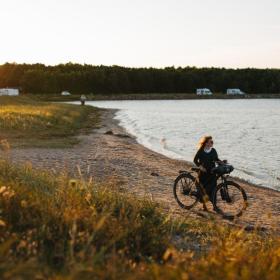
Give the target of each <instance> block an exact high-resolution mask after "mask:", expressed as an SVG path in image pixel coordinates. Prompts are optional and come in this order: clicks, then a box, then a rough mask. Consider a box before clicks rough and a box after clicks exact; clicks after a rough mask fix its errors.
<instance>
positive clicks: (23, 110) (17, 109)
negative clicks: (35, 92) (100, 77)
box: [0, 96, 99, 147]
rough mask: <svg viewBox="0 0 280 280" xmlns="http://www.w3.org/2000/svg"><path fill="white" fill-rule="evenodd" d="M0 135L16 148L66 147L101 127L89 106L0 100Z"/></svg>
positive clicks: (7, 98)
mask: <svg viewBox="0 0 280 280" xmlns="http://www.w3.org/2000/svg"><path fill="white" fill-rule="evenodd" d="M0 104H1V107H0V135H1V138H2V139H7V140H8V141H9V142H10V143H12V145H14V146H32V147H67V146H71V145H73V144H76V143H77V142H78V140H77V138H75V135H76V134H77V133H78V132H79V131H81V130H82V131H83V132H87V131H89V130H90V129H92V128H93V127H95V126H97V125H98V122H99V111H98V109H96V108H93V107H90V106H75V105H71V104H61V103H48V102H40V101H38V100H36V99H34V98H32V99H31V98H28V97H4V96H2V97H0Z"/></svg>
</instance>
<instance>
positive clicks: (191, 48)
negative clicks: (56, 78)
mask: <svg viewBox="0 0 280 280" xmlns="http://www.w3.org/2000/svg"><path fill="white" fill-rule="evenodd" d="M5 62H17V63H24V62H25V63H44V64H47V65H55V64H59V63H67V62H73V63H82V64H84V63H86V64H94V65H101V64H102V65H122V66H128V67H160V68H161V67H167V66H175V67H179V66H182V67H185V66H196V67H204V66H205V67H212V66H213V67H227V68H247V67H256V68H280V0H0V64H3V63H5Z"/></svg>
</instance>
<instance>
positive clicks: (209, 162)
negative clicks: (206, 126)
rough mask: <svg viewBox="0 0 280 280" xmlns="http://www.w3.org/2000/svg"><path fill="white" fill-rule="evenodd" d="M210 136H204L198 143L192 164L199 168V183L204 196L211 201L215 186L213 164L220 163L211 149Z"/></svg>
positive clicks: (215, 179)
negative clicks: (204, 193) (204, 192)
mask: <svg viewBox="0 0 280 280" xmlns="http://www.w3.org/2000/svg"><path fill="white" fill-rule="evenodd" d="M213 144H214V143H213V139H212V136H204V137H203V138H201V140H200V141H199V145H198V151H197V153H196V155H195V157H194V163H195V164H196V166H198V167H199V168H200V172H199V175H198V177H199V181H200V183H201V184H202V185H203V187H204V189H205V191H206V194H207V195H208V197H209V199H210V200H211V201H212V192H213V190H214V188H215V187H216V185H217V178H216V175H215V174H213V173H212V172H211V171H212V169H213V168H214V167H215V162H221V161H220V160H219V158H218V154H217V152H216V150H215V149H214V148H213Z"/></svg>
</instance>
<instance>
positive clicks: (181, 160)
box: [101, 108, 280, 193]
mask: <svg viewBox="0 0 280 280" xmlns="http://www.w3.org/2000/svg"><path fill="white" fill-rule="evenodd" d="M101 109H102V110H112V112H114V113H113V116H112V121H115V122H116V123H115V125H116V126H118V127H119V128H120V129H121V130H122V131H123V133H126V134H127V135H129V136H130V137H132V138H134V139H135V141H136V142H137V144H138V145H141V146H142V147H144V148H145V149H147V150H149V151H150V152H152V153H157V154H159V155H161V156H165V157H167V158H168V159H171V160H177V161H180V162H184V163H185V164H186V165H188V168H191V167H193V166H194V164H193V163H192V162H191V161H188V160H184V159H178V158H175V157H174V158H173V157H169V156H168V155H165V154H163V153H160V152H157V151H154V150H153V149H151V148H149V147H146V146H145V145H144V144H142V143H140V142H139V141H138V140H137V137H136V136H134V135H132V134H131V133H130V132H129V131H127V129H126V128H125V127H123V126H122V125H121V124H120V121H119V120H117V119H115V115H116V113H117V112H118V111H120V109H108V108H101ZM229 178H231V179H233V180H235V181H237V182H239V183H243V184H248V185H250V186H252V187H255V188H261V189H264V190H270V191H275V192H277V193H280V190H277V189H274V188H270V187H265V186H264V185H258V184H255V183H252V182H250V181H248V180H246V179H243V178H240V177H235V176H229Z"/></svg>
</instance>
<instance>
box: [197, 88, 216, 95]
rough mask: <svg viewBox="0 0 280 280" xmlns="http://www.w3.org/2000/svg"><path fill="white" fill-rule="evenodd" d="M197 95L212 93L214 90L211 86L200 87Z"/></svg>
mask: <svg viewBox="0 0 280 280" xmlns="http://www.w3.org/2000/svg"><path fill="white" fill-rule="evenodd" d="M196 94H197V95H212V92H211V90H210V89H209V88H198V89H197V90H196Z"/></svg>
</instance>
